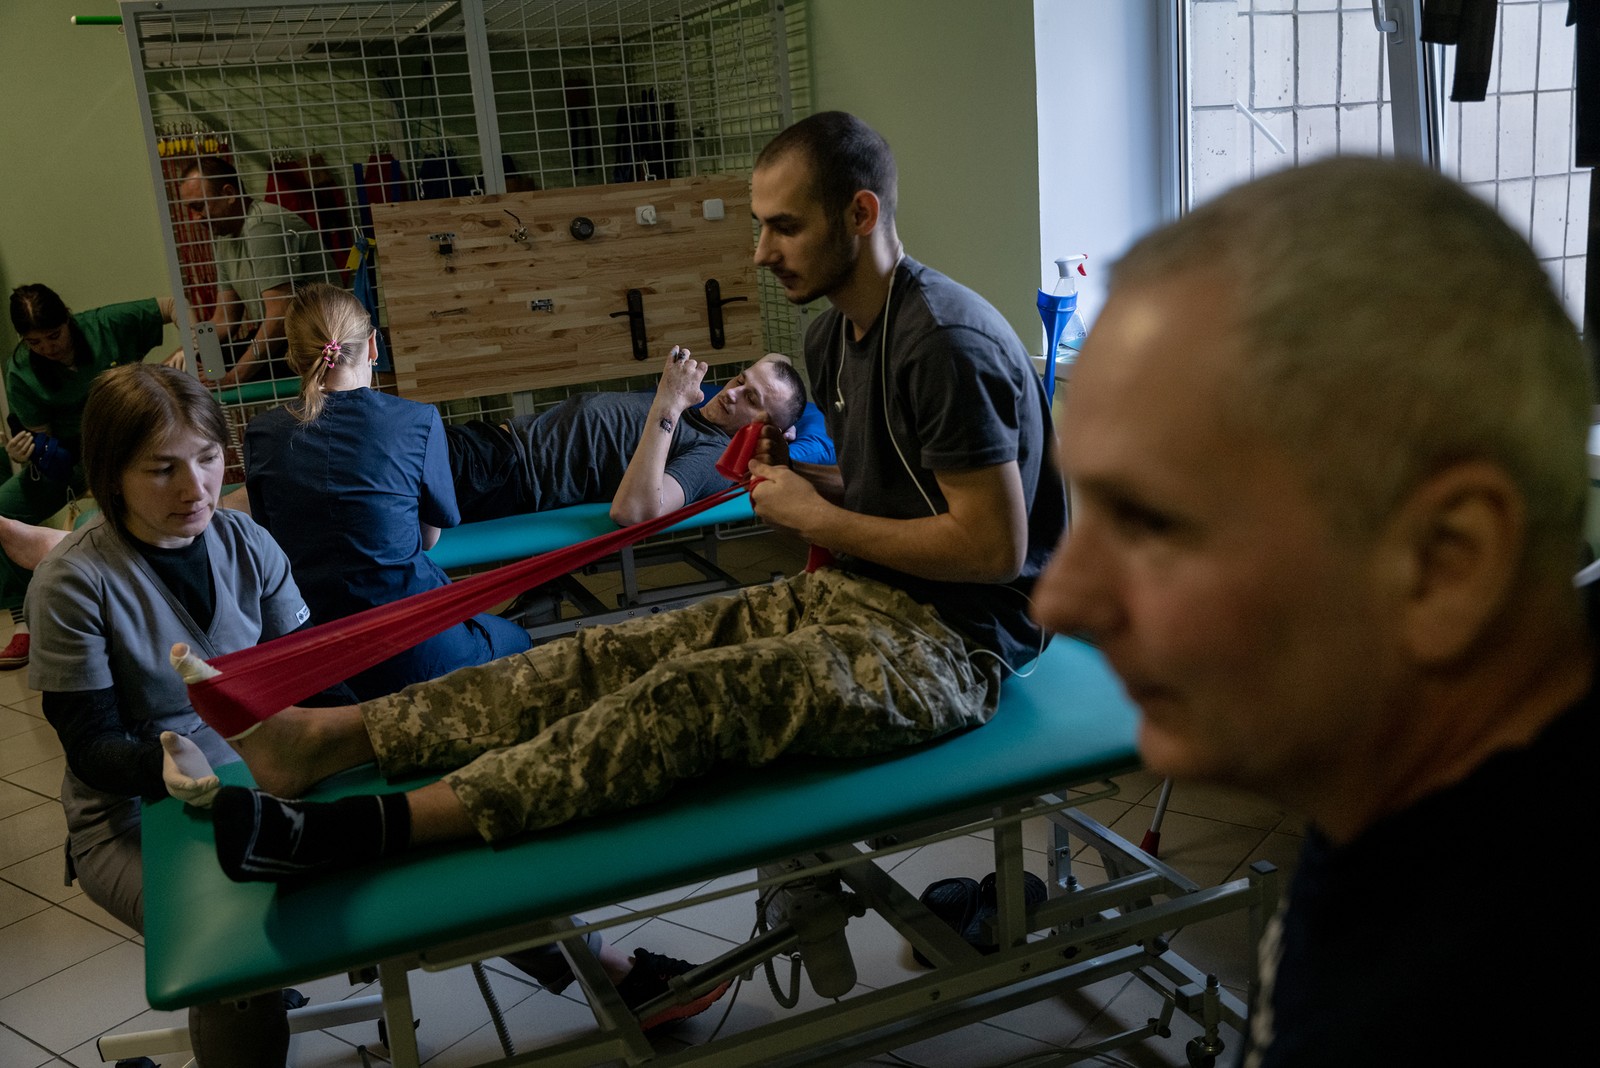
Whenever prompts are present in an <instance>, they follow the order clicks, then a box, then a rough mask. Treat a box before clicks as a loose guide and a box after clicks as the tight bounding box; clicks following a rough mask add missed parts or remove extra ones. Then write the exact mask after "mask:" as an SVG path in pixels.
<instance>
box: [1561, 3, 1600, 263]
mask: <svg viewBox="0 0 1600 1068" xmlns="http://www.w3.org/2000/svg"><path fill="white" fill-rule="evenodd" d="M1567 25H1568V26H1571V27H1572V32H1573V33H1574V34H1575V35H1576V41H1575V42H1574V44H1575V45H1576V50H1577V85H1576V89H1577V113H1578V114H1577V127H1578V128H1577V130H1576V132H1575V135H1574V136H1575V142H1574V146H1573V148H1574V163H1575V164H1576V165H1577V166H1579V167H1596V166H1600V0H1569V3H1568V4H1567ZM1590 262H1594V261H1593V260H1592V259H1591V260H1590Z"/></svg>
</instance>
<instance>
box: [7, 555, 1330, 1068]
mask: <svg viewBox="0 0 1600 1068" xmlns="http://www.w3.org/2000/svg"><path fill="white" fill-rule="evenodd" d="M721 559H722V563H723V565H724V566H725V567H727V568H728V569H729V570H730V571H733V572H735V573H736V574H747V575H752V576H766V575H769V574H771V573H772V572H774V571H787V570H792V569H793V568H794V567H795V566H796V564H797V561H798V560H799V559H800V557H799V556H798V555H797V551H796V549H795V548H794V546H792V545H786V544H784V543H782V542H781V541H778V540H776V538H775V536H772V535H763V536H760V537H755V538H748V539H740V540H737V541H733V542H730V543H728V544H727V545H726V546H724V548H723V550H722V554H721ZM8 630H9V624H6V623H3V622H0V631H8ZM6 640H9V633H0V645H3V644H4V642H5V641H6ZM26 674H27V672H26V670H22V671H12V672H5V673H0V1068H40V1066H44V1065H51V1066H60V1065H79V1066H85V1068H87V1066H94V1065H99V1064H101V1063H102V1062H101V1061H100V1059H99V1056H98V1054H97V1052H96V1049H95V1045H94V1039H95V1038H96V1037H97V1036H99V1035H101V1034H105V1033H117V1032H124V1031H132V1030H144V1029H147V1028H152V1027H166V1026H172V1025H174V1024H179V1023H181V1022H182V1020H183V1017H182V1016H181V1015H180V1014H174V1013H157V1012H153V1011H152V1010H150V1009H149V1008H148V1006H147V1004H146V1003H145V1000H144V994H143V981H144V977H143V964H144V954H143V946H142V943H141V940H140V938H139V937H138V936H137V935H136V934H135V933H134V932H132V931H130V930H128V929H127V928H126V927H124V926H122V925H121V924H119V923H117V922H116V921H115V920H113V919H111V918H110V917H109V916H107V915H106V914H105V913H104V912H103V911H101V910H100V909H99V908H98V907H96V906H95V905H94V904H93V903H91V902H90V901H88V900H87V899H86V898H85V897H84V896H83V894H82V893H81V892H80V891H79V890H78V888H77V887H76V886H72V887H68V886H64V885H62V842H63V840H64V838H65V834H66V831H65V823H64V820H63V818H62V813H61V806H60V804H59V803H58V801H57V800H56V797H57V790H58V787H59V784H60V780H61V772H62V767H63V758H62V755H61V749H60V746H59V744H58V743H57V741H56V737H55V732H54V731H53V730H51V728H50V727H49V725H48V724H47V723H46V722H45V720H44V718H43V714H42V712H41V710H40V700H39V695H38V694H37V693H36V692H34V691H32V690H30V689H29V688H28V686H27V679H26ZM1119 785H1120V786H1121V788H1122V793H1121V795H1120V796H1119V797H1117V798H1115V799H1112V800H1108V801H1101V802H1097V803H1095V804H1093V805H1092V806H1089V808H1088V811H1089V813H1090V814H1091V815H1092V816H1094V817H1095V818H1096V819H1098V820H1100V821H1101V822H1102V823H1105V824H1106V825H1108V826H1110V827H1111V828H1112V829H1113V830H1115V831H1116V832H1118V833H1119V834H1121V835H1122V836H1123V837H1125V838H1127V839H1128V840H1129V841H1132V842H1135V843H1137V842H1139V841H1140V839H1141V838H1142V836H1143V835H1144V832H1145V830H1146V828H1147V827H1148V826H1149V823H1150V820H1151V817H1152V815H1153V813H1154V808H1153V806H1154V803H1155V798H1156V794H1157V790H1158V787H1159V783H1158V782H1157V781H1156V780H1155V779H1154V778H1153V777H1152V776H1149V775H1145V774H1133V775H1129V776H1125V777H1123V778H1122V779H1121V780H1119ZM1298 835H1299V822H1298V820H1297V819H1295V818H1294V817H1293V816H1292V815H1290V814H1287V813H1284V812H1281V811H1278V810H1277V809H1275V808H1273V807H1272V806H1270V805H1266V804H1263V803H1261V802H1258V801H1253V800H1251V799H1246V798H1240V797H1238V796H1234V795H1230V794H1224V793H1221V792H1218V791H1214V790H1207V789H1203V788H1199V787H1187V786H1186V787H1180V788H1179V789H1178V790H1176V791H1175V792H1174V794H1173V797H1172V800H1171V804H1170V807H1169V809H1168V812H1167V817H1166V820H1165V823H1164V825H1163V827H1162V837H1161V856H1162V858H1163V859H1164V860H1166V861H1168V862H1169V863H1171V864H1172V865H1174V866H1175V867H1177V868H1178V869H1179V870H1180V871H1182V872H1183V873H1184V874H1185V875H1187V876H1189V877H1190V878H1192V879H1194V880H1195V881H1196V882H1198V883H1200V884H1201V885H1203V886H1209V885H1215V884H1217V883H1221V882H1225V881H1227V880H1229V879H1234V878H1239V877H1241V876H1242V875H1243V873H1244V871H1245V869H1246V867H1247V866H1248V865H1249V863H1250V862H1252V861H1254V860H1257V859H1263V858H1264V859H1268V860H1271V861H1273V862H1275V863H1276V864H1278V865H1279V867H1280V869H1282V870H1283V871H1285V872H1286V873H1287V872H1288V870H1290V868H1291V867H1292V863H1293V859H1294V856H1295V853H1296V851H1297V849H1298V847H1299V839H1298ZM1045 840H1046V839H1045V832H1044V829H1043V828H1042V826H1041V827H1029V828H1028V829H1027V842H1028V844H1029V846H1030V851H1029V868H1030V870H1032V871H1034V872H1035V873H1037V874H1040V875H1043V874H1044V873H1045V853H1044V851H1043V846H1044V843H1045ZM991 857H992V854H991V853H990V852H989V844H988V842H987V841H985V840H983V839H981V838H980V837H978V836H968V837H963V838H957V839H954V840H952V841H948V842H943V843H940V844H938V845H933V846H926V847H924V848H922V849H919V850H916V851H912V852H907V853H904V854H897V855H895V856H894V857H891V858H889V860H888V861H887V862H886V864H888V865H892V866H893V868H894V871H895V874H896V877H897V878H899V879H900V881H901V882H902V884H903V885H906V886H908V887H910V888H912V889H913V890H914V891H917V890H920V888H921V887H922V886H925V885H926V884H927V883H929V882H932V881H933V880H935V879H938V878H942V877H945V876H950V875H970V876H972V877H974V878H980V877H982V876H983V875H984V874H986V873H987V872H988V871H989V870H990V869H991V868H992V867H993V863H992V859H991ZM696 889H698V887H684V888H682V890H680V891H678V892H677V893H676V896H678V897H683V896H687V895H689V894H690V893H692V892H693V891H695V890H696ZM151 892H153V893H154V892H159V888H151ZM646 904H647V903H646V902H632V903H630V906H631V907H627V906H625V907H618V908H615V909H611V910H607V913H606V914H603V915H602V914H591V915H590V917H589V918H590V919H601V918H607V919H610V918H614V919H615V920H616V927H615V928H614V929H611V930H608V932H607V936H608V937H609V938H610V939H611V940H613V941H615V942H617V943H619V944H621V945H622V946H623V947H624V948H626V949H632V948H633V947H635V946H644V947H647V948H649V949H652V950H655V951H657V952H663V953H668V954H670V955H672V956H677V957H684V958H687V959H690V960H701V959H706V958H709V957H712V956H714V955H716V954H717V953H720V952H723V951H725V950H727V949H729V948H731V947H732V946H733V945H735V944H737V943H738V942H740V941H742V940H743V939H744V938H745V937H746V936H748V934H749V932H750V929H751V926H752V924H753V922H754V918H755V913H754V906H753V895H749V894H746V895H740V896H735V897H731V898H727V899H723V900H721V901H717V902H714V903H708V904H702V905H698V906H694V907H691V908H688V909H685V910H682V911H679V912H675V913H672V914H670V915H669V916H667V917H656V918H644V917H640V916H639V915H637V913H636V912H635V910H636V909H639V908H642V907H645V905H646ZM849 932H850V940H851V945H852V947H853V950H854V954H855V956H856V959H857V963H858V968H859V978H860V982H861V984H862V988H863V989H865V988H871V987H877V986H882V985H885V984H887V983H888V982H891V981H893V980H895V979H898V978H900V977H903V976H904V975H907V974H911V973H914V972H915V971H916V966H915V965H914V964H913V962H912V960H911V954H910V950H909V948H908V947H907V946H906V945H905V944H904V942H903V941H902V940H901V939H900V938H899V937H898V936H897V935H895V934H894V932H893V931H892V929H891V928H890V927H889V926H888V925H887V924H886V923H884V922H883V921H881V920H878V919H876V918H875V917H868V918H866V919H862V920H856V921H852V922H851V925H850V928H849ZM1245 941H1246V938H1245V925H1244V919H1243V917H1242V916H1239V915H1233V916H1228V917H1224V918H1221V919H1218V920H1214V921H1210V922H1208V923H1205V924H1202V925H1197V926H1194V927H1191V928H1189V929H1186V930H1183V931H1181V932H1179V933H1178V934H1177V935H1176V936H1175V938H1174V939H1173V946H1174V948H1175V949H1177V950H1178V951H1179V952H1180V953H1182V954H1184V955H1185V956H1186V957H1187V958H1188V959H1189V960H1190V962H1191V963H1193V964H1195V965H1196V966H1197V967H1199V968H1201V969H1202V970H1205V971H1211V972H1214V973H1216V974H1217V975H1218V976H1219V978H1220V979H1221V981H1222V982H1223V984H1224V985H1225V986H1227V987H1228V988H1229V989H1231V990H1233V991H1234V992H1235V993H1237V994H1240V995H1241V996H1242V995H1243V983H1244V981H1245V976H1246V975H1247V974H1248V954H1249V948H1248V947H1247V946H1246V945H1245ZM489 974H490V976H491V982H492V986H493V989H494V991H495V994H496V997H497V998H498V1000H499V1002H500V1005H501V1007H502V1009H503V1010H504V1012H505V1015H506V1020H507V1024H508V1026H509V1029H510V1033H511V1036H512V1038H513V1040H514V1041H516V1042H517V1043H518V1046H519V1048H523V1049H526V1048H531V1047H533V1046H536V1045H541V1044H543V1043H545V1042H547V1041H549V1040H550V1039H552V1038H553V1037H557V1036H561V1035H570V1034H574V1033H578V1032H581V1031H583V1030H586V1029H587V1028H589V1027H592V1018H591V1017H590V1016H589V1015H588V1011H587V1009H586V1007H585V1006H584V1004H583V1000H582V997H583V996H582V994H581V992H579V990H578V988H577V986H576V985H574V986H573V987H572V988H571V989H570V990H569V992H568V993H567V994H564V995H557V994H552V993H550V992H548V991H544V990H541V989H539V988H538V987H537V986H536V985H535V984H533V983H532V982H531V981H529V980H527V979H526V977H524V976H522V975H521V973H519V972H516V971H515V970H513V969H511V968H510V967H509V966H507V965H505V964H504V962H503V961H498V960H497V961H491V962H489ZM412 984H413V997H414V999H415V1004H416V1009H417V1015H418V1016H419V1017H420V1018H421V1020H422V1026H421V1028H420V1029H419V1030H418V1040H419V1042H420V1043H421V1046H422V1050H423V1057H424V1060H425V1063H426V1064H428V1065H429V1066H430V1068H453V1066H459V1065H469V1064H474V1063H477V1062H479V1061H481V1060H484V1059H487V1058H489V1057H491V1056H493V1055H497V1054H498V1050H499V1045H498V1041H497V1039H496V1036H495V1033H494V1030H493V1028H492V1027H491V1026H490V1023H489V1016H488V1013H487V1011H486V1009H485V1007H484V1004H483V1001H482V999H481V997H480V995H479V993H478V989H477V986H476V984H475V983H474V981H473V978H472V975H471V972H470V970H469V969H467V968H465V967H463V968H459V969H455V970H452V971H448V972H442V973H426V972H418V973H413V975H412ZM801 985H802V1002H801V1005H802V1007H807V1006H811V1005H815V1004H818V1003H819V1000H818V999H817V997H816V996H815V995H814V994H813V993H812V992H811V991H810V989H809V987H808V986H807V985H806V984H805V983H804V981H802V984H801ZM301 989H302V990H303V992H305V993H306V994H307V995H309V996H310V997H311V998H312V999H313V1000H314V1001H318V1002H324V1001H331V1000H335V999H339V998H344V997H349V996H351V995H352V994H354V993H360V992H363V991H362V990H360V989H355V988H352V987H351V986H350V985H349V983H348V982H347V981H346V980H345V979H344V978H343V977H339V978H335V979H324V980H319V981H315V982H310V983H307V984H304V985H303V986H302V987H301ZM1156 1008H1157V1006H1156V1005H1155V1002H1154V998H1153V996H1152V995H1151V994H1150V993H1149V992H1148V991H1147V989H1146V988H1145V987H1143V986H1142V985H1141V984H1139V983H1137V982H1136V981H1133V980H1129V979H1118V980H1113V981H1108V982H1105V983H1101V984H1098V985H1096V986H1091V987H1088V988H1086V989H1085V990H1082V991H1079V992H1078V993H1076V994H1074V995H1072V996H1070V997H1064V998H1058V999H1052V1000H1048V1001H1045V1002H1041V1003H1039V1004H1036V1005H1033V1006H1029V1007H1027V1008H1025V1009H1020V1010H1016V1011H1013V1012H1010V1013H1006V1014H1004V1015H1002V1016H997V1017H994V1018H992V1019H990V1020H988V1021H986V1022H984V1023H981V1024H974V1025H971V1026H968V1027H965V1028H962V1029H960V1030H958V1031H954V1032H952V1033H950V1034H948V1035H945V1036H942V1037H940V1038H937V1039H931V1040H927V1041H924V1042H921V1043H918V1044H915V1045H912V1046H908V1047H906V1048H903V1049H901V1050H898V1051H897V1053H896V1056H894V1057H890V1056H882V1057H878V1058H876V1059H874V1060H873V1061H870V1062H864V1063H873V1064H885V1065H890V1064H899V1065H908V1064H909V1065H927V1066H930V1068H935V1066H937V1068H978V1066H987V1065H996V1066H998V1065H1003V1064H1010V1063H1012V1062H1015V1061H1017V1060H1018V1059H1019V1058H1025V1057H1031V1056H1032V1055H1037V1054H1042V1053H1047V1052H1048V1051H1049V1050H1050V1049H1051V1048H1052V1047H1054V1046H1057V1045H1060V1044H1064V1043H1070V1042H1079V1041H1085V1040H1089V1039H1092V1038H1095V1037H1101V1036H1104V1035H1106V1034H1109V1033H1112V1032H1113V1031H1115V1030H1117V1029H1120V1028H1121V1027H1124V1026H1134V1025H1138V1024H1142V1023H1143V1022H1144V1020H1145V1019H1146V1018H1147V1017H1148V1016H1150V1015H1153V1014H1154V1013H1155V1011H1156ZM784 1011H785V1010H783V1009H781V1008H780V1007H779V1006H778V1005H777V1003H776V1001H775V999H774V997H773V995H772V993H771V992H770V990H769V989H768V986H767V983H766V981H765V978H764V977H763V976H762V975H761V973H759V972H758V973H757V976H756V980H755V981H754V982H751V983H746V984H743V985H742V986H741V987H739V988H737V989H736V991H735V994H734V995H733V996H730V997H728V998H724V999H723V1001H722V1002H721V1003H719V1004H718V1005H717V1006H715V1007H713V1009H712V1010H711V1011H709V1012H707V1013H705V1014H704V1015H702V1016H700V1017H698V1018H696V1019H694V1020H691V1021H689V1022H688V1023H686V1024H684V1025H682V1026H681V1027H679V1028H678V1029H677V1030H676V1031H674V1032H673V1033H672V1034H671V1035H670V1036H668V1037H665V1038H662V1039H660V1040H659V1044H660V1048H661V1049H663V1051H665V1050H670V1049H673V1048H677V1047H678V1046H679V1045H681V1044H683V1043H693V1042H696V1041H700V1040H703V1039H704V1038H706V1037H707V1036H709V1035H711V1034H712V1033H713V1032H714V1031H715V1030H716V1029H717V1028H719V1027H720V1028H721V1029H722V1031H723V1033H728V1032H730V1031H734V1030H739V1029H743V1028H748V1027H750V1026H752V1025H754V1024H757V1023H760V1022H763V1021H765V1020H768V1019H771V1018H773V1017H774V1016H776V1015H778V1014H780V1013H782V1012H784ZM1173 1032H1174V1033H1173V1036H1172V1037H1171V1038H1170V1039H1163V1040H1156V1041H1154V1042H1152V1043H1150V1044H1148V1045H1147V1046H1145V1047H1141V1048H1139V1049H1135V1050H1128V1051H1123V1052H1122V1053H1120V1054H1118V1055H1117V1057H1116V1058H1107V1059H1105V1062H1107V1063H1123V1064H1127V1063H1133V1064H1139V1065H1161V1066H1167V1065H1171V1066H1182V1065H1184V1064H1186V1063H1187V1061H1186V1060H1185V1057H1184V1052H1183V1046H1184V1043H1185V1042H1186V1041H1187V1040H1188V1039H1189V1038H1190V1037H1192V1036H1193V1035H1195V1034H1197V1033H1198V1029H1196V1028H1194V1027H1192V1026H1191V1025H1189V1024H1187V1022H1186V1021H1181V1027H1180V1025H1179V1024H1175V1026H1174V1029H1173ZM376 1037H377V1036H376V1030H375V1027H374V1025H373V1024H370V1023H366V1024H356V1025H349V1026H346V1027H340V1028H335V1029H331V1030H328V1031H319V1032H312V1033H309V1034H304V1035H299V1036H296V1038H295V1040H294V1046H293V1051H292V1059H291V1063H292V1064H294V1065H295V1066H297V1068H321V1066H328V1068H333V1066H352V1068H353V1066H358V1065H360V1064H361V1063H362V1062H361V1056H360V1054H359V1052H358V1050H357V1046H358V1045H361V1044H367V1045H369V1046H370V1045H374V1044H375V1043H376ZM1225 1037H1227V1038H1228V1039H1229V1041H1230V1043H1231V1042H1233V1041H1235V1036H1232V1035H1231V1034H1229V1035H1226V1036H1225ZM1226 1056H1227V1055H1225V1059H1226ZM158 1060H160V1061H161V1062H162V1063H163V1064H164V1065H167V1066H174V1068H175V1066H179V1065H182V1064H183V1063H184V1062H185V1057H183V1056H180V1055H169V1056H166V1057H164V1058H158Z"/></svg>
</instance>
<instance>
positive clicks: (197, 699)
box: [167, 642, 272, 742]
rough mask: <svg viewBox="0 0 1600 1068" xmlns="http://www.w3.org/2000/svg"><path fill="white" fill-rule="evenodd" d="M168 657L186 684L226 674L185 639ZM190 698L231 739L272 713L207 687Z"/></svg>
mask: <svg viewBox="0 0 1600 1068" xmlns="http://www.w3.org/2000/svg"><path fill="white" fill-rule="evenodd" d="M167 659H168V660H169V661H170V662H171V664H172V669H173V670H174V671H176V672H177V673H178V677H179V678H181V679H183V684H184V685H185V686H198V685H200V684H202V683H205V682H208V681H210V680H211V679H218V678H221V677H222V672H220V671H218V670H217V669H216V668H214V667H212V666H211V665H210V664H208V663H206V662H205V661H204V660H201V659H200V658H199V657H198V656H196V655H195V653H194V650H192V649H190V648H189V647H188V646H187V645H186V644H184V643H183V642H177V643H175V644H174V645H173V646H172V648H171V650H169V651H168V653H167ZM189 700H190V702H191V703H192V704H193V705H194V710H195V712H196V713H198V714H199V716H200V718H201V719H203V720H205V721H206V726H208V727H210V728H211V729H212V730H214V731H216V732H217V733H218V734H220V735H222V736H223V737H224V738H226V739H227V740H228V741H230V742H233V741H237V740H238V739H240V738H243V737H244V736H245V735H247V734H249V733H250V732H251V731H253V730H255V729H256V728H257V727H259V726H260V725H261V723H262V721H264V720H265V719H266V718H267V717H268V716H270V715H272V713H270V712H269V713H265V714H263V713H260V712H257V711H256V710H255V709H251V708H245V707H243V706H241V705H239V704H238V703H237V702H235V701H234V700H232V699H231V698H229V697H227V696H226V695H224V694H220V693H208V692H207V690H206V689H205V688H201V689H198V690H192V691H191V692H190V694H189Z"/></svg>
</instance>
